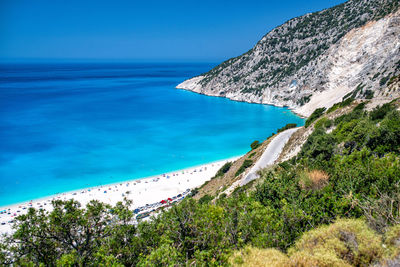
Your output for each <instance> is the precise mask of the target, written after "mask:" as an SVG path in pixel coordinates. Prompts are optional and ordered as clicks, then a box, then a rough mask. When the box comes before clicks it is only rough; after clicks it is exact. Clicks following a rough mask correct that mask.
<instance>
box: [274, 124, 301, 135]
mask: <svg viewBox="0 0 400 267" xmlns="http://www.w3.org/2000/svg"><path fill="white" fill-rule="evenodd" d="M296 127H297V124H296V123H288V124H286V125H285V126H283V127H282V128H279V129H278V130H277V133H280V132H283V131H286V130H287V129H292V128H296Z"/></svg>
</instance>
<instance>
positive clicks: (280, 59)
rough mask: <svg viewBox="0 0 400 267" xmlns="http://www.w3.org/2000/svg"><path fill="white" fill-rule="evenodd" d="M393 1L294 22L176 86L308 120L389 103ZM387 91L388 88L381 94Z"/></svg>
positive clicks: (399, 64)
mask: <svg viewBox="0 0 400 267" xmlns="http://www.w3.org/2000/svg"><path fill="white" fill-rule="evenodd" d="M399 5H400V4H399V1H398V0H350V1H347V2H345V3H343V4H341V5H338V6H335V7H332V8H330V9H326V10H323V11H320V12H315V13H311V14H306V15H304V16H301V17H298V18H294V19H292V20H289V21H288V22H286V23H284V24H283V25H281V26H279V27H277V28H275V29H274V30H272V31H271V32H269V33H268V34H267V35H265V36H264V37H263V38H262V39H261V40H260V41H259V42H258V43H257V44H256V45H255V46H254V47H253V48H252V49H251V50H249V51H248V52H246V53H245V54H243V55H241V56H239V57H236V58H232V59H229V60H227V61H225V62H223V63H222V64H220V65H218V66H217V67H215V68H214V69H212V70H210V71H209V72H207V73H204V74H202V75H200V76H197V77H194V78H192V79H189V80H187V81H184V82H183V83H181V84H179V85H178V86H177V88H180V89H187V90H191V91H194V92H197V93H201V94H206V95H211V96H221V97H227V98H230V99H232V100H238V101H246V102H255V103H264V104H272V105H277V106H288V107H290V108H292V109H294V111H295V112H297V113H299V114H301V115H304V116H309V115H310V114H311V113H312V112H313V110H314V109H315V108H318V107H330V106H332V105H333V104H334V103H336V102H340V101H342V99H343V98H346V97H350V96H351V97H354V98H372V97H374V98H379V97H381V98H390V97H394V96H398V95H399V94H400V91H399V90H400V89H399V88H398V86H395V87H393V86H391V87H390V86H389V87H388V85H390V84H391V83H393V81H396V80H397V79H398V78H397V77H398V75H399V74H400V11H399ZM388 88H389V89H388Z"/></svg>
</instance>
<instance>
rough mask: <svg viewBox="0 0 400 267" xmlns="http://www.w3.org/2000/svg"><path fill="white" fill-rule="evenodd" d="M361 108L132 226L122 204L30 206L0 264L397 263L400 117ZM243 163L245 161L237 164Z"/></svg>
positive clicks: (389, 110) (390, 110)
mask: <svg viewBox="0 0 400 267" xmlns="http://www.w3.org/2000/svg"><path fill="white" fill-rule="evenodd" d="M363 107H364V106H363V105H358V106H357V107H356V108H354V109H353V111H351V112H350V113H347V114H344V115H342V116H340V117H338V118H336V119H334V120H328V119H326V118H321V119H319V120H318V119H317V117H316V118H315V119H314V121H316V126H318V127H315V130H314V132H313V133H312V134H311V135H310V136H309V138H308V140H307V141H306V143H305V144H304V146H303V147H302V149H301V152H300V153H299V154H298V155H297V156H296V157H295V158H293V159H291V160H289V161H286V162H283V163H280V164H279V165H277V166H275V167H273V168H270V169H267V170H263V171H262V173H261V178H260V179H258V180H255V181H253V182H252V183H250V184H248V185H246V186H244V187H239V188H238V189H237V190H235V191H234V192H233V193H232V195H231V196H226V195H223V196H221V197H220V198H216V196H211V195H208V196H205V197H203V198H202V199H201V200H199V201H196V200H194V199H193V198H188V199H185V200H183V201H182V202H181V203H179V204H177V205H174V206H172V207H171V208H170V209H168V210H165V211H163V212H161V213H160V214H159V215H158V216H157V217H155V218H153V219H152V220H150V221H142V222H140V223H139V224H138V225H134V224H132V223H131V219H132V216H133V212H132V211H131V210H130V209H129V208H128V207H129V204H130V203H129V202H127V203H118V204H117V205H116V206H114V207H111V206H108V205H105V204H102V203H99V202H91V203H90V204H89V205H88V206H87V207H86V208H82V207H80V205H79V204H78V203H76V202H74V201H67V202H63V201H55V202H53V205H54V207H55V209H54V211H52V212H50V213H48V212H45V211H43V210H34V209H30V210H29V212H28V214H27V215H22V216H19V217H18V218H17V219H16V224H15V226H14V227H15V230H16V231H15V233H14V234H13V235H11V236H8V237H6V238H3V240H2V242H1V245H0V260H1V262H2V263H3V265H10V264H13V265H14V266H21V265H22V266H39V265H43V266H55V265H60V266H153V265H155V266H166V265H170V266H174V265H175V266H190V265H193V266H195V265H197V266H204V265H209V266H221V265H227V264H228V263H231V264H234V265H240V264H243V266H248V265H249V264H246V263H248V261H250V260H257V259H258V258H260V259H265V260H267V259H268V260H270V261H271V264H270V265H269V266H274V264H275V266H282V265H283V263H284V264H286V263H287V264H288V265H287V266H309V265H314V266H316V265H318V266H368V265H370V264H372V263H374V262H376V261H379V262H385V261H386V260H387V259H393V258H394V257H395V256H397V255H399V253H400V249H399V248H398V240H399V238H400V228H399V224H400V214H399V210H400V209H399V208H400V138H399V137H400V113H399V111H397V110H396V108H395V107H394V106H393V105H392V104H385V105H383V106H380V107H377V108H376V109H375V110H373V111H371V112H367V111H365V110H364V109H363ZM322 112H323V111H322ZM322 112H318V114H322ZM318 117H319V116H318ZM329 125H330V126H329ZM333 125H334V126H335V128H334V130H333V131H329V133H328V132H327V130H326V129H327V128H328V127H332V126H333ZM251 164H252V161H251V160H247V161H244V162H243V165H242V167H241V169H242V171H244V169H246V168H248V167H249V166H251ZM229 169H230V166H229V165H227V166H224V167H223V168H222V169H221V170H220V173H224V172H226V171H228V170H229ZM211 200H212V201H211ZM383 244H384V245H385V246H383ZM262 257H264V258H262ZM250 262H251V261H250ZM254 262H255V261H254ZM292 263H295V264H293V265H291V264H292Z"/></svg>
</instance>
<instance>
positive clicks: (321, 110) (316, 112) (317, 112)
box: [304, 108, 326, 128]
mask: <svg viewBox="0 0 400 267" xmlns="http://www.w3.org/2000/svg"><path fill="white" fill-rule="evenodd" d="M325 110H326V108H317V109H316V110H314V112H313V113H312V114H311V115H310V117H308V119H307V120H306V123H305V125H304V126H305V127H306V128H307V127H308V126H310V125H311V123H313V122H314V121H315V120H316V119H318V118H319V117H321V116H322V114H324V112H325Z"/></svg>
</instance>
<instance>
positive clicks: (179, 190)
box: [0, 157, 239, 234]
mask: <svg viewBox="0 0 400 267" xmlns="http://www.w3.org/2000/svg"><path fill="white" fill-rule="evenodd" d="M237 158H239V157H234V158H229V159H225V160H221V161H216V162H212V163H208V164H204V165H200V166H196V167H191V168H188V169H183V170H179V171H174V172H170V173H165V174H161V175H155V176H152V177H147V178H143V179H136V180H130V181H124V182H120V183H114V184H109V185H104V186H96V187H90V188H85V189H80V190H76V191H70V192H65V193H61V194H57V195H52V196H48V197H44V198H41V199H36V200H31V201H27V202H24V203H18V204H14V205H9V206H3V207H0V211H1V214H0V234H2V233H10V232H11V231H12V228H11V225H12V221H13V220H14V218H15V217H17V216H18V215H21V214H25V213H26V212H27V211H28V209H29V208H30V207H33V208H37V209H40V208H42V209H44V210H47V211H51V209H52V206H51V201H52V200H55V199H60V200H69V199H75V200H77V201H79V202H80V203H81V204H82V206H85V205H86V204H87V203H88V202H89V201H91V200H99V201H101V202H104V203H107V204H111V205H114V204H116V203H117V202H118V201H122V200H123V199H124V197H127V198H128V199H130V200H132V201H133V203H132V207H131V208H132V209H136V208H139V207H141V208H143V207H145V206H146V205H147V204H149V205H148V209H151V208H152V204H155V203H157V204H158V203H160V202H161V201H162V200H167V199H168V198H171V199H173V201H177V200H179V199H181V198H182V196H179V197H178V195H180V194H181V195H183V196H185V195H186V194H187V193H188V192H189V190H191V189H193V188H196V187H199V186H201V185H202V184H203V183H205V182H206V181H208V180H210V179H211V178H212V177H213V176H214V175H215V173H216V172H217V171H218V170H219V169H220V168H221V167H222V165H224V164H225V163H226V162H228V161H234V160H236V159H237ZM188 189H189V190H188ZM153 206H154V205H153ZM143 211H146V209H143Z"/></svg>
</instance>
